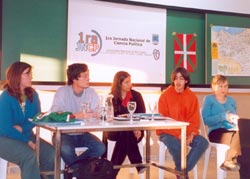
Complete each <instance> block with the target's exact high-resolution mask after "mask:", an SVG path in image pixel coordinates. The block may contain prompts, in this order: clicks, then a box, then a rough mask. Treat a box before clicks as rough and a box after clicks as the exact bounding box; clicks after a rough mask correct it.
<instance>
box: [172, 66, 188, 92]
mask: <svg viewBox="0 0 250 179" xmlns="http://www.w3.org/2000/svg"><path fill="white" fill-rule="evenodd" d="M177 73H180V74H181V75H182V76H183V78H184V80H185V81H187V82H186V83H185V88H186V87H187V86H188V85H189V84H190V82H191V80H190V76H189V73H188V72H187V70H186V69H185V68H183V67H177V68H175V70H174V71H173V72H172V73H171V81H172V85H173V86H174V80H175V77H176V75H177Z"/></svg>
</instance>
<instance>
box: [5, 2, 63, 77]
mask: <svg viewBox="0 0 250 179" xmlns="http://www.w3.org/2000/svg"><path fill="white" fill-rule="evenodd" d="M66 37H67V0H3V12H2V66H1V79H4V78H5V70H6V68H7V67H8V66H9V65H10V64H11V63H13V62H14V61H19V59H20V55H21V54H29V55H31V56H35V57H36V56H38V57H42V58H43V59H46V58H48V59H53V60H54V61H57V62H55V63H53V64H57V65H58V66H59V67H58V66H54V67H55V68H56V69H61V70H59V73H60V74H59V75H57V77H56V78H53V77H52V78H51V79H50V80H52V81H53V80H55V81H64V79H65V72H64V71H65V62H66V44H67V42H66ZM43 59H39V58H38V59H37V58H34V60H35V61H36V62H34V63H36V67H35V68H41V70H42V73H43V74H39V75H46V74H47V72H48V71H51V68H52V69H53V66H52V67H51V66H50V67H48V66H47V67H46V66H45V64H46V63H45V62H44V61H43Z"/></svg>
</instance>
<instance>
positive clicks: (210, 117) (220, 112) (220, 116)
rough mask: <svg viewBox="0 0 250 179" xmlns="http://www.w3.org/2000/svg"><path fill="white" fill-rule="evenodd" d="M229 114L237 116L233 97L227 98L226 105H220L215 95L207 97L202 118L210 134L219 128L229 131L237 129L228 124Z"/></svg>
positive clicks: (233, 125)
mask: <svg viewBox="0 0 250 179" xmlns="http://www.w3.org/2000/svg"><path fill="white" fill-rule="evenodd" d="M227 112H230V113H232V114H237V107H236V102H235V100H234V99H233V98H232V97H230V96H227V100H226V102H225V103H224V104H221V103H219V102H218V101H217V100H216V98H215V96H214V95H213V94H211V95H207V96H206V97H205V99H204V102H203V107H202V117H203V120H204V123H205V124H206V125H207V126H208V130H209V131H208V132H209V133H210V132H211V131H212V130H215V129H219V128H224V129H227V130H233V129H236V128H237V126H236V125H235V124H232V123H230V122H228V120H227Z"/></svg>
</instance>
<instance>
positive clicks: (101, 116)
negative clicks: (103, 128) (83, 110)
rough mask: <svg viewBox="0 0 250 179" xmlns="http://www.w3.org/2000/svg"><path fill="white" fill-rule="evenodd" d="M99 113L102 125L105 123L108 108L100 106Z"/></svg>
mask: <svg viewBox="0 0 250 179" xmlns="http://www.w3.org/2000/svg"><path fill="white" fill-rule="evenodd" d="M98 113H99V115H100V119H101V123H102V124H104V123H105V116H106V108H105V106H99V108H98Z"/></svg>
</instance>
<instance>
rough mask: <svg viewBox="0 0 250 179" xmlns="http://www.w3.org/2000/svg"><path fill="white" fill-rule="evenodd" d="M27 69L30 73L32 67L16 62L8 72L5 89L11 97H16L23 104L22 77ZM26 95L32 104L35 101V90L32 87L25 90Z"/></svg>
mask: <svg viewBox="0 0 250 179" xmlns="http://www.w3.org/2000/svg"><path fill="white" fill-rule="evenodd" d="M27 68H28V69H29V72H31V69H32V67H31V65H30V64H28V63H25V62H15V63H13V64H12V65H11V66H9V67H8V68H7V70H6V82H5V84H4V88H6V89H7V91H8V93H9V94H10V95H11V96H14V97H15V98H16V99H17V100H18V101H19V102H22V100H21V89H20V83H21V75H22V73H23V72H24V70H26V69H27ZM24 94H25V95H26V96H27V98H28V99H29V100H30V101H31V102H32V101H33V94H34V89H33V88H32V87H27V88H25V89H24Z"/></svg>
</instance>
